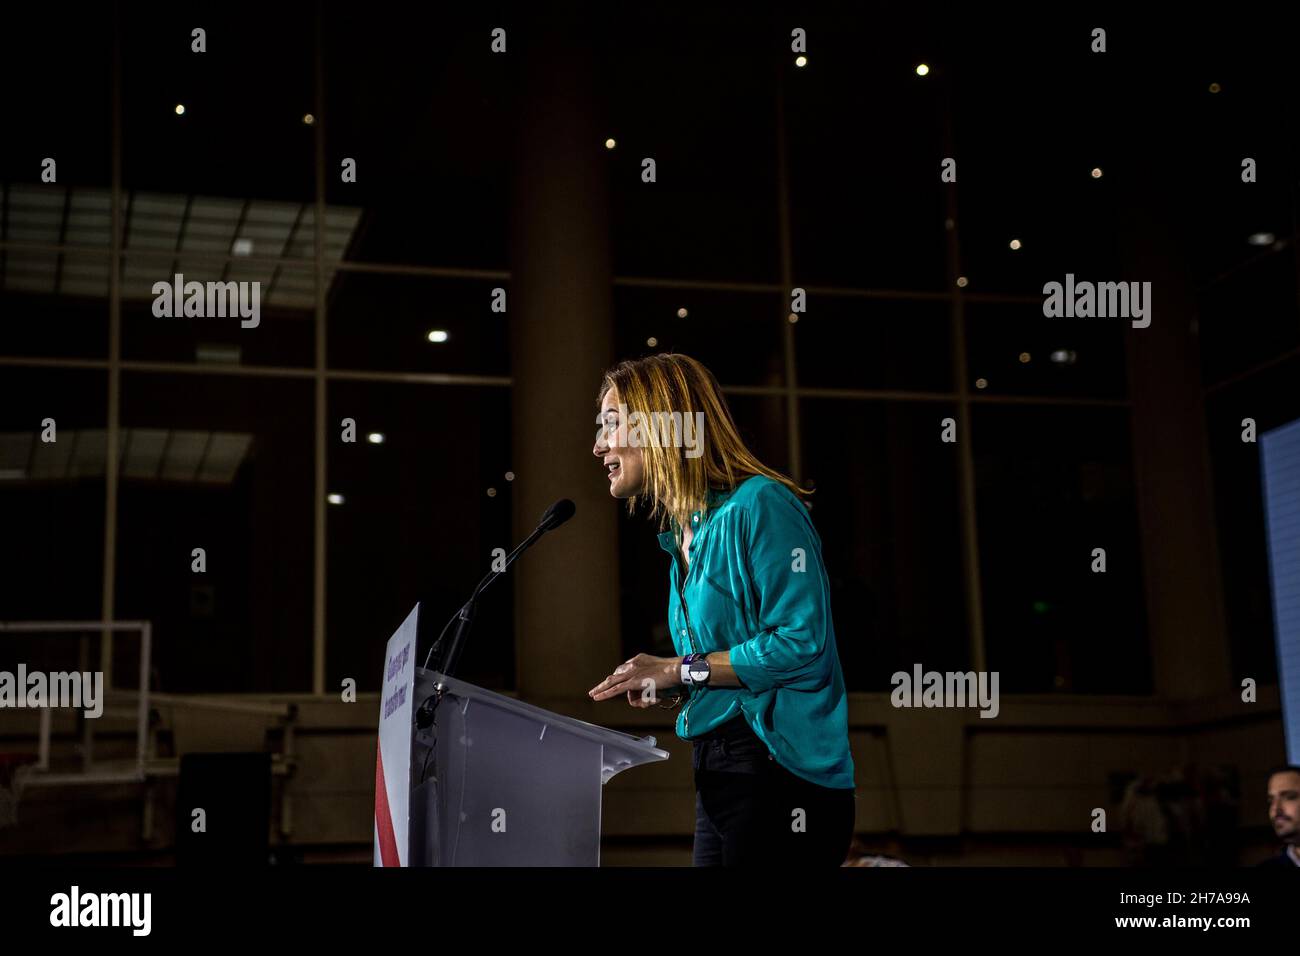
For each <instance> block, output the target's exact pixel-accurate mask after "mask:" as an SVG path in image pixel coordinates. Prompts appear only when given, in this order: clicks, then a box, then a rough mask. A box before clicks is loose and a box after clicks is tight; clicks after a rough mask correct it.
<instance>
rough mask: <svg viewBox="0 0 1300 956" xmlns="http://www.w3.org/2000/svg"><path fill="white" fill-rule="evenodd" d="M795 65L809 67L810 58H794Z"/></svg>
mask: <svg viewBox="0 0 1300 956" xmlns="http://www.w3.org/2000/svg"><path fill="white" fill-rule="evenodd" d="M794 65H795V66H807V65H808V58H807V57H806V56H797V57H795V58H794Z"/></svg>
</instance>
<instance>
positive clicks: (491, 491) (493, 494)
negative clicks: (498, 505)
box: [488, 488, 497, 498]
mask: <svg viewBox="0 0 1300 956" xmlns="http://www.w3.org/2000/svg"><path fill="white" fill-rule="evenodd" d="M496 496H497V490H496V489H495V488H489V489H488V497H489V498H495V497H496Z"/></svg>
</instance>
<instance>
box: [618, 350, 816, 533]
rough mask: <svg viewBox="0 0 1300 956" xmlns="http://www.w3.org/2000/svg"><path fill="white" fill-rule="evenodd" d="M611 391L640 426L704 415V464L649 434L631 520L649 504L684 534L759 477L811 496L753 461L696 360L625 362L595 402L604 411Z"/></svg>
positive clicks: (672, 357) (668, 357)
mask: <svg viewBox="0 0 1300 956" xmlns="http://www.w3.org/2000/svg"><path fill="white" fill-rule="evenodd" d="M611 388H613V389H616V390H617V391H618V400H619V404H620V406H623V407H625V408H626V409H627V412H628V416H629V417H630V416H631V415H633V414H637V413H639V415H638V417H639V418H641V419H651V420H654V419H656V418H657V416H660V415H662V414H664V413H680V414H681V416H682V417H683V418H685V417H686V416H688V415H689V416H690V417H691V419H692V420H694V419H695V416H696V413H697V412H702V413H703V415H704V417H703V424H704V428H703V433H702V434H701V435H699V436H698V440H700V441H701V443H702V454H700V455H698V456H697V457H693V458H691V457H687V456H686V454H685V449H683V448H681V447H677V445H676V444H674V443H673V442H665V441H663V436H662V435H661V434H660V432H659V429H656V428H651V429H649V430H648V434H647V436H646V437H647V438H648V441H646V442H644V443H643V444H642V448H641V457H642V461H643V463H644V468H645V483H644V485H643V486H642V487H643V490H642V491H641V492H640V493H639V494H637V495H634V496H633V497H631V498H629V499H628V503H627V510H628V514H635V513H636V507H637V504H638V503H641V502H644V501H649V503H650V506H651V509H650V517H651V518H652V519H653V518H655V517H658V518H659V527H660V530H663V529H664V528H666V527H667V525H668V522H669V520H670V519H671V520H672V521H674V522H676V524H677V529H678V530H679V532H680V529H681V528H683V527H685V526H686V525H687V524H688V523H689V522H690V518H691V515H692V514H693V513H694V512H696V511H704V510H705V509H706V508H707V507H708V493H709V490H710V489H713V488H717V489H722V490H727V491H730V490H732V489H734V488H735V487H736V485H738V484H739V483H740V482H741V481H743V480H744V479H746V478H748V477H750V476H752V475H765V476H767V477H768V478H771V479H773V480H774V481H779V482H780V483H781V484H783V485H785V486H786V487H787V488H789V489H790V491H792V492H793V493H794V494H795V495H798V496H806V495H810V494H812V492H811V491H810V490H808V489H805V488H801V487H799V485H797V484H796V483H795V482H794V481H793V480H791V479H790V478H788V477H786V476H785V475H783V474H781V473H780V472H778V471H774V470H773V469H771V468H768V467H767V466H766V465H764V464H763V463H762V462H761V461H759V460H758V459H757V458H756V457H754V453H753V452H751V451H750V450H749V448H747V447H746V445H745V442H744V440H743V439H741V437H740V432H739V431H738V430H737V429H736V422H735V420H734V419H733V418H732V417H731V409H729V408H728V407H727V401H726V399H725V398H723V396H722V388H721V386H719V385H718V380H717V379H716V378H714V377H713V373H712V372H710V371H709V370H708V369H707V368H706V367H705V366H704V365H703V364H702V363H700V362H699V361H697V360H696V359H693V358H691V357H690V356H689V355H681V354H677V353H670V352H661V353H659V354H658V355H649V356H646V357H645V358H640V359H629V360H628V361H625V362H620V363H619V364H618V365H615V366H614V367H613V368H612V369H610V370H609V371H608V372H606V373H605V377H604V380H603V381H602V382H601V385H600V391H599V392H598V393H597V395H596V404H597V406H598V407H599V405H600V404H601V402H602V401H603V399H604V398H605V395H606V394H608V392H609V390H610V389H611Z"/></svg>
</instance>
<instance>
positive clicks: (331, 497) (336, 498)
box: [325, 495, 343, 505]
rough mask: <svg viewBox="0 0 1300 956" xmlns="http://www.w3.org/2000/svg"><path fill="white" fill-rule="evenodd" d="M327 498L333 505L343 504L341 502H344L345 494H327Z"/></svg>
mask: <svg viewBox="0 0 1300 956" xmlns="http://www.w3.org/2000/svg"><path fill="white" fill-rule="evenodd" d="M325 500H326V501H328V502H329V503H330V504H332V505H341V504H343V496H342V495H329V496H327V497H326V498H325Z"/></svg>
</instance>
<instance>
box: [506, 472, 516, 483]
mask: <svg viewBox="0 0 1300 956" xmlns="http://www.w3.org/2000/svg"><path fill="white" fill-rule="evenodd" d="M514 480H515V473H514V472H513V471H507V472H506V481H514Z"/></svg>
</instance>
